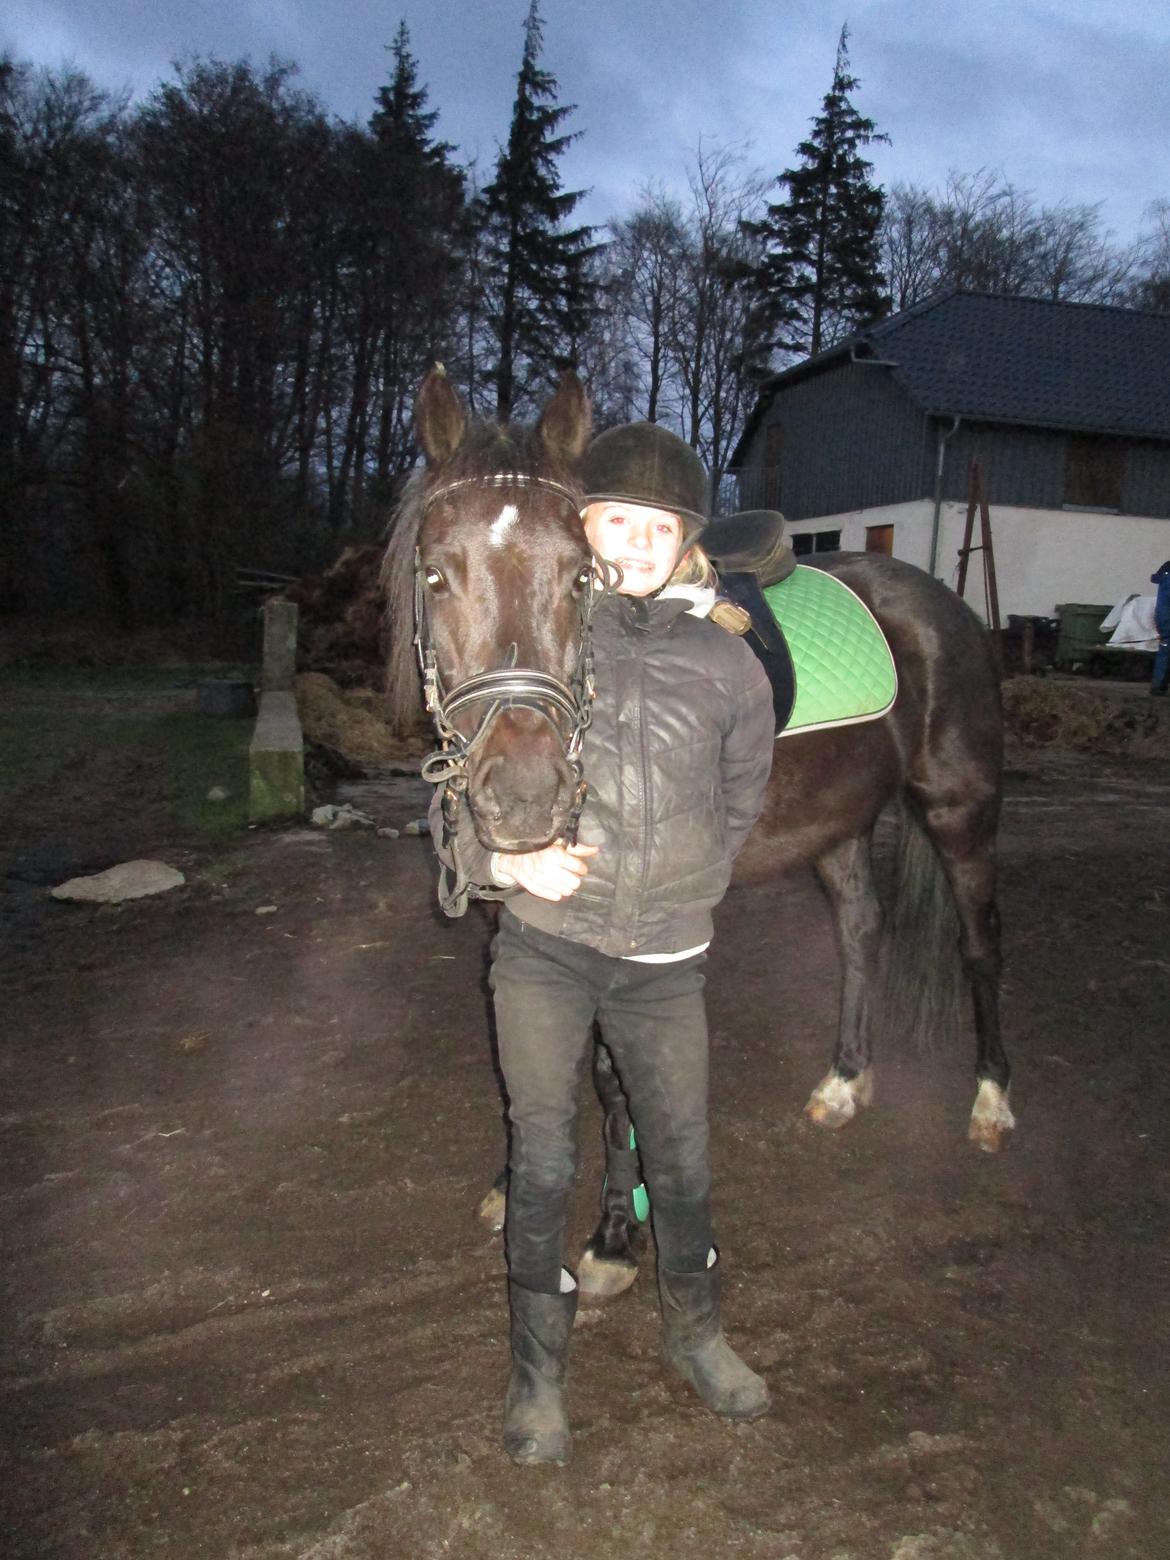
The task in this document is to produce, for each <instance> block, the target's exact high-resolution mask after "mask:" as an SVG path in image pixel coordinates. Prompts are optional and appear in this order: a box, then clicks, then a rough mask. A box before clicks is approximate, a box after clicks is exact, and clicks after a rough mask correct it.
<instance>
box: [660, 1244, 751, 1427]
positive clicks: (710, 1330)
mask: <svg viewBox="0 0 1170 1560" xmlns="http://www.w3.org/2000/svg"><path fill="white" fill-rule="evenodd" d="M721 1287H722V1286H721V1284H720V1279H719V1267H718V1264H717V1263H712V1265H711V1266H710V1267H709V1268H707V1269H706V1270H705V1271H704V1272H702V1273H671V1272H668V1271H667V1269H665V1268H663V1267H659V1269H658V1293H659V1295H660V1296H661V1299H662V1327H663V1336H664V1346H665V1353H666V1358H667V1362H668V1363H669V1364H671V1365H673V1366H674V1368H675V1370H677V1371H678V1372H679V1374H680V1375H681V1376H683V1377H685V1378H686V1380H687V1381H689V1382H690V1384H691V1386H692V1387H694V1389H695V1391H696V1392H697V1393H698V1394H699V1396H700V1397H701V1398H702V1400H703V1402H704V1404H705V1405H706V1406H707V1407H708V1408H709V1409H710V1410H711V1412H712V1413H713V1414H722V1415H723V1416H724V1418H726V1419H758V1418H759V1417H760V1415H761V1414H766V1413H767V1412H768V1409H769V1408H770V1407H771V1403H772V1399H771V1397H770V1396H769V1394H768V1388H767V1385H766V1384H765V1382H764V1379H763V1377H762V1376H757V1375H756V1373H755V1371H753V1370H749V1369H748V1367H747V1366H746V1365H745V1364H744V1362H743V1361H742V1360H741V1359H740V1357H739V1355H738V1354H736V1353H735V1351H734V1350H733V1349H732V1348H731V1346H730V1345H729V1344H728V1342H727V1340H726V1339H725V1338H724V1336H723V1325H722V1321H721V1319H720V1290H721Z"/></svg>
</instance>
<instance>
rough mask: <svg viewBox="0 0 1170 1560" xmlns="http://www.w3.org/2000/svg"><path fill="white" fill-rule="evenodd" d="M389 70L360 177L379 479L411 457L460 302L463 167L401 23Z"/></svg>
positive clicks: (451, 338)
mask: <svg viewBox="0 0 1170 1560" xmlns="http://www.w3.org/2000/svg"><path fill="white" fill-rule="evenodd" d="M390 52H391V55H392V57H393V61H394V70H393V74H392V76H391V78H390V81H389V82H388V84H387V85H385V86H383V87H381V88H380V89H379V91H378V94H377V100H376V101H377V107H376V108H375V110H374V112H373V114H372V115H371V116H370V125H369V128H370V142H369V147H368V153H369V155H368V158H367V161H366V166H365V178H364V181H363V195H364V202H363V226H364V228H365V233H366V236H367V241H368V243H369V253H368V260H369V261H370V262H372V264H370V267H369V271H368V273H367V279H368V281H369V282H370V283H371V284H372V310H371V313H372V319H371V326H372V331H371V341H370V348H371V350H370V356H369V370H370V374H371V376H372V404H371V406H370V409H369V416H370V420H371V423H372V427H371V429H370V435H371V437H370V442H371V443H372V454H373V457H374V459H373V464H374V470H375V472H376V475H377V478H378V479H379V482H380V484H383V485H384V484H385V483H386V482H387V481H388V480H389V479H391V478H393V477H394V476H395V475H396V474H397V473H398V472H399V471H400V470H401V469H403V467H404V466H406V465H409V463H410V460H411V459H412V458H413V448H412V445H411V442H410V433H409V426H408V425H409V422H410V408H411V405H412V403H413V397H414V392H415V389H416V388H417V385H418V382H419V380H420V378H421V376H422V374H423V373H424V372H425V370H426V368H427V367H428V366H429V364H430V363H431V362H433V361H435V360H436V359H441V358H445V357H446V356H448V353H449V350H450V347H451V345H452V343H453V341H454V338H455V334H456V324H455V321H456V316H457V313H458V308H459V304H460V301H461V298H460V293H461V284H462V276H463V262H462V259H461V249H462V238H463V226H464V221H465V211H464V183H463V175H462V173H461V172H460V171H459V169H458V168H457V167H455V165H454V164H453V163H452V161H451V153H452V148H451V146H450V145H449V144H448V143H447V142H445V141H440V140H437V139H436V138H435V135H434V130H435V125H436V123H437V121H438V117H439V116H438V113H437V111H436V110H433V109H429V108H428V107H427V89H426V88H425V87H423V86H420V85H419V81H418V66H417V62H416V61H415V59H414V57H413V55H412V54H411V52H410V34H409V33H408V31H407V27H406V23H405V22H401V23H400V24H399V28H398V33H397V35H396V37H395V39H394V43H393V45H392V46H391V50H390Z"/></svg>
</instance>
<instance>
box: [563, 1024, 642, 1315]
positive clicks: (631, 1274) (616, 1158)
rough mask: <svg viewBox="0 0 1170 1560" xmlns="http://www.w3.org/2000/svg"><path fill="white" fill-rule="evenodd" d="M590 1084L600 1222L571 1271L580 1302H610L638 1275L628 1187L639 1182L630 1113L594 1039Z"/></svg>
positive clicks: (604, 1053)
mask: <svg viewBox="0 0 1170 1560" xmlns="http://www.w3.org/2000/svg"><path fill="white" fill-rule="evenodd" d="M593 1087H594V1088H595V1089H596V1090H597V1098H598V1099H599V1100H600V1101H601V1107H602V1109H603V1110H604V1112H605V1125H604V1127H603V1129H602V1130H603V1136H604V1140H605V1188H604V1190H603V1192H602V1194H601V1222H600V1223H599V1224H598V1226H597V1229H596V1231H595V1233H594V1235H593V1237H592V1239H591V1240H590V1242H589V1244H588V1245H587V1246H586V1248H585V1253H584V1255H583V1256H582V1258H581V1263H580V1267H579V1268H578V1271H577V1287H578V1289H579V1290H580V1292H581V1298H582V1300H583V1301H585V1302H586V1303H588V1302H593V1303H594V1304H596V1303H599V1302H601V1301H603V1300H612V1299H613V1298H614V1297H615V1296H616V1295H620V1294H624V1293H625V1291H626V1290H627V1289H629V1287H630V1286H631V1284H633V1282H634V1280H635V1279H636V1278H637V1276H638V1259H637V1256H636V1254H635V1244H634V1241H635V1235H636V1232H637V1229H638V1220H637V1216H636V1214H635V1212H634V1189H635V1188H636V1187H637V1186H638V1185H640V1183H641V1180H642V1175H641V1171H640V1169H639V1167H638V1154H637V1150H636V1149H632V1148H631V1147H630V1113H629V1108H628V1107H627V1105H626V1097H625V1095H624V1094H623V1093H622V1086H621V1083H620V1082H619V1080H618V1076H617V1073H616V1071H615V1070H614V1065H613V1058H612V1057H611V1056H610V1054H609V1052H608V1051H607V1050H606V1048H605V1046H604V1045H601V1044H599V1043H597V1042H594V1046H593Z"/></svg>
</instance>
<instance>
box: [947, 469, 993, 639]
mask: <svg viewBox="0 0 1170 1560" xmlns="http://www.w3.org/2000/svg"><path fill="white" fill-rule="evenodd" d="M967 495H968V496H967V519H966V522H965V524H964V526H963V545H962V547H960V548H959V578H958V580H957V581H956V584H955V590H956V591H957V592H958V594H959V595H960V596H962V595H963V593H964V591H965V590H966V588H967V562H968V560H969V558H970V556H971V554H972V553H973V552H981V553H982V554H983V598H984V603H985V606H986V609H987V626H988V629H989V630H990V633H991V642H992V644H993V645H994V647H995V657H996V660H997V661H998V662H999V664H1000V666H1001V667H1002V665H1003V645H1002V643H1001V639H1000V622H999V586H998V583H997V581H996V578H995V552H994V550H993V548H992V545H991V510H990V508H989V507H988V503H987V495H986V493H985V492H984V491H983V472H982V470H981V468H980V465H979V462H978V461H977V460H973V461H972V462H971V467H970V478H969V483H968V489H967ZM976 510H978V511H979V537H980V541H979V546H978V547H976V546H973V545H972V541H973V537H974V534H975V511H976Z"/></svg>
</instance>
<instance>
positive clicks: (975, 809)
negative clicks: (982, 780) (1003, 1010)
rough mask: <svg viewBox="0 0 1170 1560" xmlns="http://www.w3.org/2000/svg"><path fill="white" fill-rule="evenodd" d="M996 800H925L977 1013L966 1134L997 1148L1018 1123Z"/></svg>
mask: <svg viewBox="0 0 1170 1560" xmlns="http://www.w3.org/2000/svg"><path fill="white" fill-rule="evenodd" d="M997 819H998V804H997V801H996V802H984V803H983V804H974V803H973V804H970V805H968V806H965V807H960V806H955V805H946V806H944V805H937V804H936V805H935V806H933V807H931V806H930V805H927V806H925V807H924V808H923V813H922V821H923V825H924V827H925V829H926V832H927V834H929V836H930V838H931V839H932V840H933V842H934V845H935V848H936V850H937V851H938V855H939V859H940V861H941V863H942V868H943V871H944V872H945V873H946V876H947V881H948V882H949V884H950V887H951V893H952V895H953V896H954V901H955V909H956V911H957V913H958V917H959V953H960V956H961V958H962V961H963V970H964V973H965V975H966V977H967V980H968V982H969V984H970V988H971V999H972V1005H973V1008H974V1015H975V1082H976V1095H975V1104H974V1107H973V1109H972V1111H971V1120H970V1124H969V1126H968V1129H967V1136H968V1137H969V1138H970V1140H971V1142H972V1143H975V1144H977V1145H978V1146H979V1147H980V1148H982V1149H985V1150H986V1151H987V1152H988V1153H995V1152H996V1151H997V1150H998V1149H999V1148H1000V1147H1002V1145H1003V1140H1004V1138H1005V1137H1006V1136H1007V1134H1008V1133H1009V1132H1010V1131H1011V1130H1012V1128H1013V1127H1014V1126H1015V1124H1016V1121H1015V1117H1014V1116H1013V1115H1012V1111H1011V1105H1010V1103H1009V1098H1008V1085H1009V1082H1010V1079H1011V1068H1010V1067H1009V1065H1008V1059H1007V1053H1006V1052H1005V1051H1004V1048H1003V1039H1002V1036H1001V1033H1000V1019H999V980H1000V966H1001V956H1000V929H999V908H998V906H997V904H996V898H995V878H996V868H995V829H996V823H997Z"/></svg>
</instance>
